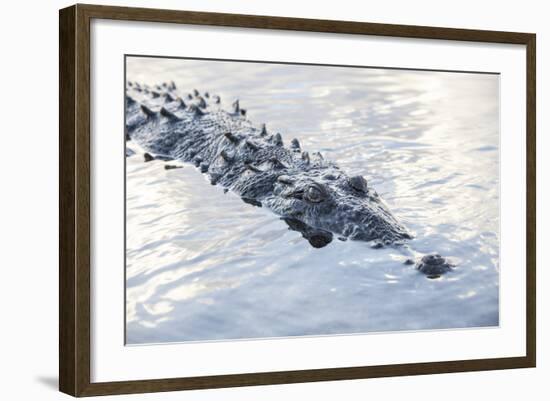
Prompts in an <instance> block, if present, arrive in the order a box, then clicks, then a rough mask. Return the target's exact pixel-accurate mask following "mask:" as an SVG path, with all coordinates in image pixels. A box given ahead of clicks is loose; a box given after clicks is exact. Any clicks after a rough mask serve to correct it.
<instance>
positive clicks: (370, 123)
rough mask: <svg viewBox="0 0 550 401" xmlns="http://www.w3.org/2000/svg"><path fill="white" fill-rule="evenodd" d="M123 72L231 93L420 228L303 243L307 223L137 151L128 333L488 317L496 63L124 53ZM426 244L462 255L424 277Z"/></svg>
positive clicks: (492, 295)
mask: <svg viewBox="0 0 550 401" xmlns="http://www.w3.org/2000/svg"><path fill="white" fill-rule="evenodd" d="M127 77H128V79H130V80H132V81H140V82H143V83H149V84H155V83H157V82H162V81H170V80H174V81H175V83H176V84H177V86H178V88H182V89H183V88H185V89H184V90H191V89H192V88H197V89H199V90H201V91H209V92H210V93H215V94H219V95H220V96H221V98H222V102H223V103H224V104H225V106H226V107H228V106H229V105H230V103H231V101H232V100H234V98H235V97H237V96H238V97H239V99H240V101H241V105H242V107H244V108H246V109H247V115H248V116H249V118H250V119H251V120H252V121H253V122H255V123H257V124H260V123H263V122H266V123H267V124H268V127H269V128H270V129H272V130H275V131H279V132H281V133H282V134H283V137H284V138H285V140H286V142H287V143H288V141H289V140H290V139H291V138H294V137H296V138H298V139H299V141H300V143H301V145H302V148H303V149H305V150H308V151H310V152H312V151H321V152H323V155H324V156H325V158H327V159H330V160H333V161H335V162H337V163H338V164H339V165H340V166H341V167H342V169H344V170H345V171H346V172H347V173H348V174H350V175H356V174H361V175H364V176H365V177H366V178H367V180H368V181H369V185H372V186H373V187H374V188H375V189H376V190H377V191H378V193H379V194H380V195H381V196H382V197H383V198H384V199H385V201H386V202H387V203H388V204H389V206H390V209H391V210H392V211H393V212H394V213H395V215H396V216H397V217H398V218H399V219H400V220H401V221H402V222H404V223H405V225H406V226H407V227H408V228H409V229H410V230H411V231H412V232H414V234H415V239H414V240H412V241H410V242H409V245H408V246H406V247H395V248H392V247H390V248H384V249H371V248H370V247H369V244H366V243H361V242H355V241H345V242H343V241H339V240H336V238H335V239H334V240H333V241H332V242H330V244H328V245H327V246H324V247H321V248H314V247H312V246H311V245H310V244H309V243H308V241H304V239H303V238H306V239H308V240H309V238H308V236H310V237H311V236H313V237H314V238H316V237H315V233H311V232H308V230H307V229H304V228H303V227H300V226H299V225H297V224H296V223H295V222H292V221H291V222H288V221H286V222H285V221H284V220H282V219H280V218H279V217H278V216H276V215H274V214H273V213H271V212H270V211H269V210H267V209H265V208H258V207H254V206H252V205H248V204H245V203H243V202H242V200H241V199H240V198H238V197H237V196H236V195H234V194H232V193H231V192H228V193H224V192H223V190H222V189H221V188H219V187H216V186H212V185H210V184H209V183H208V181H207V180H206V177H205V176H203V175H202V174H200V173H199V172H198V171H197V170H196V169H195V168H194V167H193V166H191V165H188V164H185V165H183V168H180V169H174V170H165V169H164V168H163V165H164V163H163V162H160V161H152V162H149V163H143V157H142V156H141V155H140V154H139V152H138V153H137V154H136V155H133V156H131V157H128V158H127V159H126V162H127V195H126V201H127V266H126V277H127V282H126V286H127V287H126V288H127V289H126V291H127V305H126V309H127V342H128V343H130V344H139V343H153V342H154V343H158V342H173V341H191V340H215V339H236V338H257V337H277V336H300V335H323V334H342V333H359V332H371V331H387V330H420V329H443V328H461V327H479V326H493V325H498V316H499V314H498V295H499V287H498V284H499V272H498V258H499V167H498V163H499V136H498V127H499V126H498V121H499V118H498V97H499V92H498V91H499V82H498V76H495V75H484V74H459V73H436V72H425V71H398V70H384V69H362V68H361V69H357V68H336V67H311V66H288V65H275V64H257V63H231V62H207V61H191V60H168V59H147V58H129V59H128V61H127ZM314 240H320V241H322V240H323V238H322V236H320V237H319V238H316V239H314ZM325 240H327V241H330V240H328V239H325ZM309 242H311V241H309ZM431 252H437V253H439V254H441V255H444V256H445V257H451V258H453V260H454V261H455V262H456V263H457V265H458V267H457V268H456V269H455V271H453V272H451V273H449V274H446V275H444V276H442V277H441V278H439V279H436V280H427V279H426V277H425V276H424V275H422V274H421V273H419V272H417V271H416V270H415V269H414V267H412V266H410V265H405V264H403V261H404V260H405V259H406V258H408V257H410V256H411V253H412V254H413V255H414V256H421V255H423V254H425V253H431Z"/></svg>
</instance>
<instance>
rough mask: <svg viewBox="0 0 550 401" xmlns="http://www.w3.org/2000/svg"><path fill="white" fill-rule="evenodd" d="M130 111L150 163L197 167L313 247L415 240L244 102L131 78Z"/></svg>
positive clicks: (377, 201)
mask: <svg viewBox="0 0 550 401" xmlns="http://www.w3.org/2000/svg"><path fill="white" fill-rule="evenodd" d="M125 109H126V124H125V135H126V140H132V141H135V142H137V143H138V144H139V145H140V146H141V147H142V148H143V149H144V151H145V152H146V153H145V155H144V157H145V161H150V160H154V159H158V160H164V161H170V160H178V161H182V162H186V163H193V164H194V165H195V166H196V167H197V168H198V169H199V170H200V171H201V172H202V173H204V174H205V175H207V177H208V179H209V181H210V183H211V184H212V185H218V186H220V187H222V188H224V190H225V191H232V192H233V193H235V194H237V195H238V196H240V197H241V198H242V200H243V201H245V202H246V203H248V204H251V205H255V206H261V207H265V208H268V209H270V210H271V211H272V212H273V213H275V214H276V215H278V216H280V217H281V219H283V220H284V221H285V222H286V223H287V225H288V226H289V228H290V229H291V230H295V231H299V232H301V233H302V236H303V237H304V238H306V239H307V240H308V241H309V243H310V244H311V245H312V246H314V247H317V248H320V247H323V246H325V245H327V244H328V243H330V242H331V241H332V238H333V235H337V236H338V238H339V239H341V240H347V239H350V240H358V241H368V242H371V243H372V246H373V247H383V246H386V245H395V244H402V243H404V241H406V240H410V239H412V238H413V236H412V234H411V233H410V232H409V230H408V229H407V228H406V227H405V226H404V225H403V224H402V223H400V222H399V221H398V220H397V218H396V217H395V216H394V215H393V214H392V213H391V212H390V210H389V208H388V206H387V205H386V204H385V203H384V201H383V200H382V198H381V197H380V196H379V195H378V193H377V192H376V190H375V189H374V188H372V186H370V185H368V183H367V180H366V179H365V178H364V177H363V176H361V175H354V176H350V175H348V174H346V173H345V172H344V171H342V170H341V169H340V168H339V167H338V165H337V164H335V163H334V162H331V161H329V160H326V159H325V158H324V157H323V156H322V154H321V153H320V152H311V153H310V152H307V151H305V150H303V149H302V148H301V145H300V142H299V141H298V139H296V138H295V139H292V140H291V141H290V142H289V144H288V146H285V144H284V141H283V137H282V136H281V134H280V133H278V132H270V130H268V129H267V127H266V125H265V124H261V125H255V124H253V123H252V122H251V121H250V120H249V119H248V118H247V113H246V109H244V108H242V107H241V106H240V104H239V100H235V101H234V102H232V104H231V107H230V108H229V109H224V108H223V107H222V101H221V98H220V96H218V95H213V94H210V93H208V92H202V93H201V92H199V91H198V90H196V89H194V90H193V91H191V92H190V93H184V92H181V91H180V90H178V88H176V85H175V83H174V82H169V83H166V82H165V83H162V84H159V85H153V86H149V85H146V84H140V83H138V82H131V81H128V82H127V84H126V95H125ZM173 167H174V166H167V167H166V168H173ZM420 263H421V262H420ZM420 263H419V265H418V266H417V268H419V266H424V265H425V264H426V263H424V264H422V265H420ZM442 266H445V267H446V266H447V265H446V264H442ZM436 267H437V266H436ZM435 270H436V268H435ZM430 274H431V275H433V274H434V269H432V270H430Z"/></svg>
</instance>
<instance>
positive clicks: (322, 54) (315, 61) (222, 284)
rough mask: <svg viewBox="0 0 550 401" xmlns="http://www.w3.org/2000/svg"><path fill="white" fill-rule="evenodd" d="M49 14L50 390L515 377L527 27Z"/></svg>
mask: <svg viewBox="0 0 550 401" xmlns="http://www.w3.org/2000/svg"><path fill="white" fill-rule="evenodd" d="M59 18H60V19H59V26H60V71H59V78H60V80H59V81H60V115H59V120H60V134H59V135H60V194H59V195H60V203H59V215H60V304H59V308H60V312H59V313H60V333H59V334H60V344H59V346H60V356H59V358H60V374H59V376H60V377H59V379H60V380H59V387H60V390H61V391H63V392H65V393H68V394H71V395H73V396H92V395H105V394H121V393H142V392H155V391H172V390H186V389H202V388H218V387H232V386H249V385H265V384H279V383H296V382H310V381H323V380H345V379H362V378H373V377H387V376H398V375H419V374H432V373H442V372H463V371H477V370H489V369H510V368H527V367H534V366H535V360H536V347H535V344H536V341H535V332H536V329H535V328H536V319H535V283H536V280H535V246H536V237H535V215H536V211H535V208H536V202H535V171H536V166H535V112H536V111H535V34H532V33H512V32H495V31H480V30H467V29H450V28H434V27H419V26H403V25H386V24H371V23H363V22H350V21H326V20H312V19H296V18H282V17H268V16H252V15H232V14H218V13H202V12H188V11H169V10H154V9H138V8H121V7H106V6H94V5H75V6H72V7H69V8H65V9H63V10H61V11H60V17H59Z"/></svg>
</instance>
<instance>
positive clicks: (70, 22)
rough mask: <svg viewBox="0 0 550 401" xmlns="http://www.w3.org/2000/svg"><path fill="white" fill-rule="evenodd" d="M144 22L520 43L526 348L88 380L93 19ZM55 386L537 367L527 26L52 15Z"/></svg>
mask: <svg viewBox="0 0 550 401" xmlns="http://www.w3.org/2000/svg"><path fill="white" fill-rule="evenodd" d="M95 18H98V19H109V20H126V21H146V22H162V23H175V24H178V23H180V24H193V25H209V26H221V27H241V28H259V29H264V28H265V29H275V30H287V31H309V32H325V33H343V34H355V35H374V36H391V37H400V38H420V39H440V40H452V41H474V42H489V43H503V44H519V45H524V46H525V47H526V54H527V58H526V60H525V62H526V71H527V74H526V75H527V82H526V88H527V93H526V99H527V105H526V110H527V120H526V122H525V124H526V132H527V144H526V145H527V155H526V160H527V177H526V182H527V193H526V204H527V216H526V220H527V226H526V237H527V241H526V244H525V246H526V266H527V268H526V285H527V287H526V294H527V299H526V308H527V309H526V327H525V333H526V337H525V338H526V350H527V352H526V355H525V356H523V357H503V358H492V359H474V360H459V361H439V362H430V363H407V364H397V365H381V366H366V367H344V368H326V369H314V370H297V371H279V372H262V373H247V374H229V375H221V376H201V377H181V378H166V379H154V380H135V381H117V382H99V383H95V382H94V383H93V382H91V379H90V364H91V351H90V346H91V333H90V318H91V315H90V297H91V293H90V269H91V266H90V254H91V251H90V212H91V204H90V202H91V196H90V174H91V171H90V21H91V20H92V19H95ZM59 29H60V36H59V49H60V50H59V51H60V52H59V60H60V67H59V93H60V100H59V122H60V127H59V153H60V160H59V183H60V184H59V226H60V234H59V260H60V263H59V284H60V285H59V388H60V391H62V392H64V393H67V394H70V395H73V396H95V395H106V394H123V393H144V392H156V391H174V390H190V389H206V388H221V387H236V386H252V385H268V384H282V383H298V382H315V381H325V380H348V379H364V378H374V377H389V376H401V375H421V374H433V373H449V372H466V371H481V370H493V369H511V368H527V367H534V366H535V361H536V311H535V309H536V306H535V300H536V273H535V263H536V261H535V257H536V150H535V146H536V139H535V120H536V106H535V98H536V93H535V73H536V71H535V68H536V67H535V65H536V62H535V47H536V44H535V43H536V36H535V34H531V33H514V32H495V31H482V30H467V29H450V28H435V27H421V26H405V25H390V24H372V23H363V22H350V21H329V20H314V19H300V18H282V17H268V16H253V15H237V14H219V13H203V12H191V11H171V10H156V9H142V8H125V7H108V6H96V5H80V4H78V5H74V6H71V7H68V8H65V9H62V10H60V14H59Z"/></svg>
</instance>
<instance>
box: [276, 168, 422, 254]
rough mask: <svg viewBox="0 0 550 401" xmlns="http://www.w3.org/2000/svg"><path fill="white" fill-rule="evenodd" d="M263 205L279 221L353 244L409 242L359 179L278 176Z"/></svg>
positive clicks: (336, 175) (408, 236)
mask: <svg viewBox="0 0 550 401" xmlns="http://www.w3.org/2000/svg"><path fill="white" fill-rule="evenodd" d="M266 201H267V203H268V205H269V207H270V208H271V209H272V210H273V211H275V212H276V213H278V214H280V215H281V216H283V217H286V218H291V219H295V220H299V221H301V222H303V223H305V224H307V225H308V226H311V227H314V228H316V229H321V230H326V231H329V232H332V233H335V234H338V235H341V236H344V237H346V238H350V239H353V240H361V241H373V240H378V241H381V242H383V243H385V244H390V243H395V242H399V241H402V240H405V239H411V238H412V237H411V234H410V233H409V232H408V231H407V229H406V228H405V227H404V226H403V225H401V224H400V223H399V222H398V221H397V220H396V218H395V217H394V216H393V215H392V213H391V212H390V211H389V209H388V207H387V206H386V204H385V203H384V202H383V201H382V199H381V198H380V197H379V196H378V194H377V193H376V191H375V190H374V189H373V188H370V187H368V186H367V181H366V180H365V179H364V178H363V177H362V176H354V177H349V176H347V175H345V174H342V173H341V172H340V171H337V172H336V173H326V172H325V173H323V174H319V175H316V176H313V177H312V175H311V174H300V173H298V174H296V175H292V176H289V175H281V176H279V177H278V178H277V181H276V183H275V187H274V191H273V195H272V196H271V197H270V198H269V199H266Z"/></svg>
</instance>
